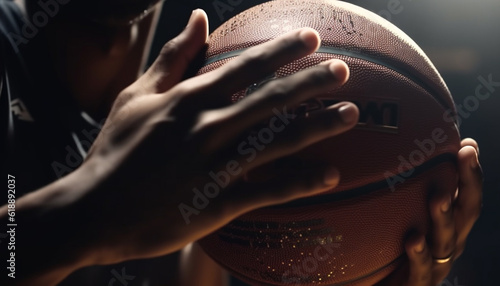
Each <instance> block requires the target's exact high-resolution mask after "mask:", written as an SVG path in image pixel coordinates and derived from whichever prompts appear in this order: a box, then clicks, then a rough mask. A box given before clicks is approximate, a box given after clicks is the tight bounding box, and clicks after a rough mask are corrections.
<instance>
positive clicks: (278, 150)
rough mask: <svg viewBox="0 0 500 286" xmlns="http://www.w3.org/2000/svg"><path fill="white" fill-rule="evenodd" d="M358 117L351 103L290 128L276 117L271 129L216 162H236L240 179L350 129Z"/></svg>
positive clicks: (294, 123) (237, 144) (239, 144)
mask: <svg viewBox="0 0 500 286" xmlns="http://www.w3.org/2000/svg"><path fill="white" fill-rule="evenodd" d="M358 117H359V110H358V108H357V107H356V106H355V105H354V104H352V103H348V102H343V103H339V104H336V105H334V106H332V107H330V108H328V109H326V110H324V111H322V112H317V113H314V114H312V115H311V116H310V117H307V118H300V119H297V120H295V121H293V122H290V123H289V124H288V125H286V124H284V123H283V122H278V121H279V119H278V117H277V116H276V117H273V118H271V120H270V124H269V127H264V128H261V129H259V130H257V131H256V132H254V133H252V134H251V135H249V136H248V137H246V138H243V139H242V140H241V141H238V142H237V143H236V144H235V145H233V146H234V147H231V148H224V150H231V151H230V152H229V153H220V154H219V155H218V156H217V158H218V160H220V162H228V161H229V160H235V161H237V162H238V163H239V166H240V167H241V168H242V170H243V172H242V173H241V174H240V175H239V176H240V177H241V176H243V175H245V174H246V173H247V172H249V171H250V170H252V169H254V168H257V167H259V166H261V165H264V164H266V163H268V162H273V161H274V160H276V159H278V158H282V157H285V156H287V155H290V154H293V153H295V152H297V151H299V150H302V149H304V148H305V147H307V146H310V145H312V144H314V143H316V142H319V141H321V140H323V139H326V138H328V137H331V136H335V135H338V134H340V133H342V132H345V131H347V130H349V129H351V128H352V127H354V126H355V125H356V122H357V120H358Z"/></svg>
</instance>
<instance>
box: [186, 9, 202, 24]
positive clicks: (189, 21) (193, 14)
mask: <svg viewBox="0 0 500 286" xmlns="http://www.w3.org/2000/svg"><path fill="white" fill-rule="evenodd" d="M199 10H200V9H195V10H193V11H192V12H191V17H189V20H188V23H187V26H186V28H187V27H189V25H190V24H191V22H192V21H193V19H194V18H195V16H196V15H197V14H198V12H199Z"/></svg>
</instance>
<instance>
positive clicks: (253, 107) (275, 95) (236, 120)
mask: <svg viewBox="0 0 500 286" xmlns="http://www.w3.org/2000/svg"><path fill="white" fill-rule="evenodd" d="M348 74H349V69H348V67H347V65H346V64H345V63H344V62H342V61H339V60H332V61H328V62H325V63H322V64H320V65H318V66H316V67H313V68H310V69H307V70H303V71H300V72H298V73H296V74H293V75H291V76H289V77H287V78H283V79H280V80H276V81H274V82H271V83H269V84H267V85H265V86H264V87H263V88H262V89H261V90H259V91H257V92H256V93H255V94H252V96H250V97H247V98H245V99H243V100H241V101H240V102H238V103H237V104H234V105H232V106H229V107H226V108H224V109H220V110H216V111H208V112H205V113H204V115H203V116H204V119H203V118H202V119H201V120H200V122H215V123H216V124H215V125H212V126H211V128H209V129H207V130H206V131H208V132H210V133H211V136H210V140H208V141H207V142H206V143H207V144H206V145H205V148H206V149H207V151H211V150H213V149H217V148H218V147H219V146H220V145H221V144H223V143H224V142H228V141H229V140H231V139H232V138H236V137H238V136H240V135H241V134H242V133H244V132H247V130H248V129H250V128H251V127H253V126H255V125H256V124H258V123H260V122H262V121H265V120H268V119H269V118H270V117H273V118H274V119H273V118H271V123H272V121H273V120H279V121H280V122H281V124H284V125H289V124H290V122H292V119H293V118H295V115H294V114H293V113H292V111H293V109H294V107H295V106H296V105H298V104H299V103H300V102H303V101H305V100H307V99H309V98H312V97H314V96H317V95H320V94H324V93H326V92H328V91H330V90H331V89H332V88H334V87H337V86H340V85H342V84H343V83H345V81H346V80H347V78H348ZM329 122H332V121H329ZM344 125H345V124H344ZM350 125H354V123H353V122H350ZM200 127H203V126H200ZM278 129H281V128H278ZM205 137H206V136H205Z"/></svg>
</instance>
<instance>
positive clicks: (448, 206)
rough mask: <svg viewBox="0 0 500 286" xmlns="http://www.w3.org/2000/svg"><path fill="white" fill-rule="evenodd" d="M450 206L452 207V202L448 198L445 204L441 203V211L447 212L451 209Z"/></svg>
mask: <svg viewBox="0 0 500 286" xmlns="http://www.w3.org/2000/svg"><path fill="white" fill-rule="evenodd" d="M450 207H451V202H450V200H449V199H448V200H447V201H446V202H445V203H444V204H442V205H441V211H442V212H444V213H445V212H447V211H448V210H450Z"/></svg>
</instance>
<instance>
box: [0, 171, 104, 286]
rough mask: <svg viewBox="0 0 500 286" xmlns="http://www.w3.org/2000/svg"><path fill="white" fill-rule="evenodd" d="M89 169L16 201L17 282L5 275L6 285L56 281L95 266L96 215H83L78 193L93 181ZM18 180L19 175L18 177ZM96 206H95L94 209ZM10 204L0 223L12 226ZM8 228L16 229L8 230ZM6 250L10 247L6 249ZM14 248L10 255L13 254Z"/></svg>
mask: <svg viewBox="0 0 500 286" xmlns="http://www.w3.org/2000/svg"><path fill="white" fill-rule="evenodd" d="M92 177H93V176H92V172H91V171H89V168H87V167H85V168H81V169H79V170H77V171H75V172H74V173H73V174H71V175H69V176H67V177H65V178H63V179H61V180H59V181H57V182H55V183H53V184H51V185H49V186H46V187H44V188H42V189H40V190H38V191H36V192H33V193H31V194H28V195H26V196H24V197H22V198H19V199H18V200H17V201H16V204H15V222H16V224H17V227H15V228H14V231H15V249H12V252H13V253H14V254H15V280H14V279H12V278H10V277H8V276H7V275H2V276H1V277H0V284H1V285H10V284H9V283H12V282H13V281H15V284H16V285H53V284H56V283H57V282H60V281H61V280H63V279H64V278H65V277H66V276H67V275H69V274H70V273H71V272H73V271H75V270H76V269H78V268H81V267H84V266H87V265H92V264H95V263H96V261H95V260H94V258H95V257H94V255H93V253H92V252H91V250H94V247H93V243H94V240H95V239H96V238H97V237H96V236H95V234H94V233H92V224H93V223H92V218H91V217H90V216H82V215H81V214H79V212H80V211H81V209H82V207H84V206H79V205H78V204H77V201H78V200H79V195H80V194H83V193H85V192H87V191H88V190H87V189H85V188H90V187H92V185H91V184H87V185H84V184H82V183H81V182H82V181H92ZM14 180H15V179H14ZM90 208H91V207H90ZM8 218H9V215H8V207H7V205H5V206H3V207H1V208H0V225H2V227H4V226H7V224H8V223H9V222H8ZM7 230H12V228H10V229H9V228H8V227H7ZM2 248H3V249H2V251H4V250H7V247H5V248H4V247H2ZM10 252H11V251H9V252H8V253H7V255H8V256H7V257H10V256H11V254H10Z"/></svg>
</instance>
